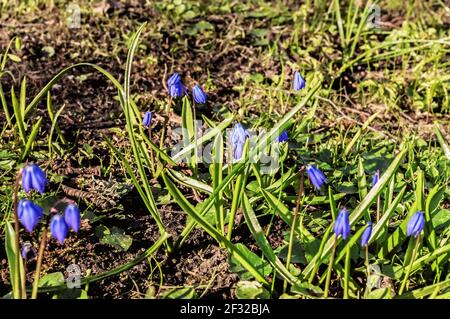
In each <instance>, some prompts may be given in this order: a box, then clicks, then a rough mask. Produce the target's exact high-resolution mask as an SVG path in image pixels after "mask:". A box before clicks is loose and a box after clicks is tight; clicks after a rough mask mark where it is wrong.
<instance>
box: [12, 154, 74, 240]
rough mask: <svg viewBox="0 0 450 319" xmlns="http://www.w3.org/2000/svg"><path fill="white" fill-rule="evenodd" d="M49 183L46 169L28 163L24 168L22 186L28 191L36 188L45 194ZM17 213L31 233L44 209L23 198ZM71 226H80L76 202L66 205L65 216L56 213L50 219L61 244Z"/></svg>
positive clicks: (52, 230)
mask: <svg viewBox="0 0 450 319" xmlns="http://www.w3.org/2000/svg"><path fill="white" fill-rule="evenodd" d="M47 183H48V180H47V177H46V175H45V173H44V171H43V170H42V169H41V168H40V167H39V166H37V165H36V164H34V163H31V164H28V165H26V166H25V167H24V168H23V169H22V188H23V189H24V190H25V192H26V193H29V192H31V190H33V189H34V190H36V191H38V192H39V193H40V194H43V193H44V190H45V186H46V184H47ZM17 215H18V217H19V220H20V222H21V223H22V225H23V226H24V227H25V229H26V230H28V231H29V232H30V233H31V232H32V231H33V230H34V228H35V227H36V225H37V224H38V222H39V220H40V219H41V218H42V217H43V216H44V211H43V209H42V207H40V206H39V205H37V204H35V203H33V202H32V201H31V200H29V199H21V200H20V201H19V204H18V206H17ZM69 228H71V229H73V230H74V231H75V232H78V229H79V228H80V211H79V209H78V206H76V205H75V204H69V205H67V206H66V208H65V211H64V216H61V215H59V214H55V215H53V217H52V219H51V221H50V232H51V234H52V236H53V237H54V238H55V239H56V240H57V241H58V242H59V243H60V244H63V242H64V240H65V239H66V237H67V233H68V230H69Z"/></svg>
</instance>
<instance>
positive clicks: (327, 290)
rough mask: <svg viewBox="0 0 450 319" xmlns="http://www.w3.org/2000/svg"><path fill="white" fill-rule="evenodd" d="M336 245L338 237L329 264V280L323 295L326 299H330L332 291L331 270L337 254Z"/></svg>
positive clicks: (326, 282)
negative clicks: (329, 295)
mask: <svg viewBox="0 0 450 319" xmlns="http://www.w3.org/2000/svg"><path fill="white" fill-rule="evenodd" d="M336 244H337V237H335V238H334V242H333V250H332V251H331V256H330V263H329V264H328V270H327V278H326V281H325V291H324V293H323V297H324V298H328V294H329V291H330V281H331V270H332V269H333V264H334V255H335V254H336Z"/></svg>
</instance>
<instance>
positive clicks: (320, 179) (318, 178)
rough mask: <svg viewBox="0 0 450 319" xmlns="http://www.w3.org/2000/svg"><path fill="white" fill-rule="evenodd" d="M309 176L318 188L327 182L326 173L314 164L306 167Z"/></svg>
mask: <svg viewBox="0 0 450 319" xmlns="http://www.w3.org/2000/svg"><path fill="white" fill-rule="evenodd" d="M306 172H307V173H308V178H309V180H310V182H311V183H312V184H313V185H314V187H315V188H316V189H320V188H321V187H322V185H323V184H324V183H326V182H327V178H326V177H325V175H324V174H323V173H322V172H321V171H320V170H319V169H318V168H317V167H315V166H314V165H312V164H310V165H308V166H307V167H306Z"/></svg>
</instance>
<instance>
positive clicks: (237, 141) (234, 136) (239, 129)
mask: <svg viewBox="0 0 450 319" xmlns="http://www.w3.org/2000/svg"><path fill="white" fill-rule="evenodd" d="M246 138H247V133H246V132H245V129H244V127H243V126H242V124H241V123H236V124H235V125H234V127H233V130H232V132H231V144H232V146H233V158H234V159H235V160H236V161H237V160H239V159H241V157H242V153H243V151H244V145H245V140H246Z"/></svg>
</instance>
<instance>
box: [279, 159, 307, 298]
mask: <svg viewBox="0 0 450 319" xmlns="http://www.w3.org/2000/svg"><path fill="white" fill-rule="evenodd" d="M304 170H305V166H302V168H300V188H299V191H298V197H297V203H296V205H295V212H294V218H293V219H292V225H291V232H290V234H289V244H288V253H287V258H286V269H288V270H289V265H290V263H291V258H292V246H293V243H294V235H295V227H296V226H297V219H298V212H299V210H300V201H301V200H302V196H303V192H304V184H305V183H304V182H305V175H304ZM300 227H301V224H300ZM300 235H301V232H300ZM286 288H287V281H286V280H285V281H284V284H283V292H286Z"/></svg>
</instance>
